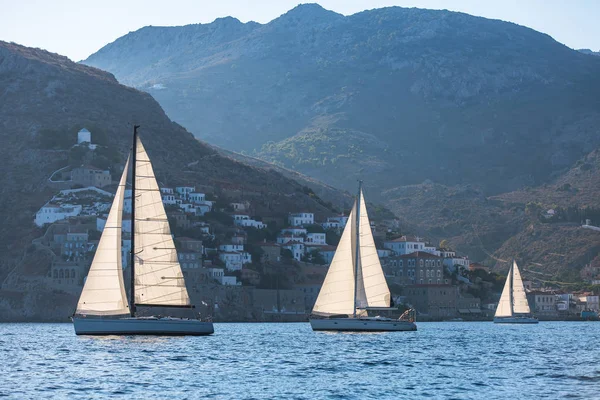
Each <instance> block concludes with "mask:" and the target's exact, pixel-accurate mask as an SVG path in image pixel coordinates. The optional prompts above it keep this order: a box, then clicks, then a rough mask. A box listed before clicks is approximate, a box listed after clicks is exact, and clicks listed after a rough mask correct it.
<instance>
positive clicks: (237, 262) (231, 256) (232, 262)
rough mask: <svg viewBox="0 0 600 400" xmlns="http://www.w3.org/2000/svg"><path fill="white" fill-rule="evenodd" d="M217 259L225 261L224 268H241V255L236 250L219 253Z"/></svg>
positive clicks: (230, 269) (233, 269)
mask: <svg viewBox="0 0 600 400" xmlns="http://www.w3.org/2000/svg"><path fill="white" fill-rule="evenodd" d="M219 259H220V260H221V261H223V263H225V268H227V269H228V270H229V271H239V270H241V269H242V255H241V254H240V253H238V252H229V251H228V252H223V253H219Z"/></svg>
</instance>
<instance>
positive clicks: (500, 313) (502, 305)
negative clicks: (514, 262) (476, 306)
mask: <svg viewBox="0 0 600 400" xmlns="http://www.w3.org/2000/svg"><path fill="white" fill-rule="evenodd" d="M511 276H512V266H511V267H510V269H509V270H508V275H507V277H506V282H505V283H504V289H502V295H501V296H500V302H499V303H498V308H496V314H495V316H496V317H511V316H512V315H513V312H512V301H511V297H512V296H511V294H510V292H511V286H512V285H511Z"/></svg>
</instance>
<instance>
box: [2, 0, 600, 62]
mask: <svg viewBox="0 0 600 400" xmlns="http://www.w3.org/2000/svg"><path fill="white" fill-rule="evenodd" d="M297 4H299V1H298V0H258V1H253V0H217V1H214V0H170V1H165V0H99V1H94V2H92V1H86V0H0V40H4V41H12V42H17V43H20V44H23V45H26V46H32V47H41V48H44V49H47V50H50V51H52V52H55V53H60V54H63V55H66V56H68V57H70V58H71V59H73V60H75V61H79V60H81V59H85V58H87V56H89V55H90V54H92V53H94V52H95V51H97V50H98V49H100V48H101V47H102V46H104V45H105V44H107V43H110V42H112V41H114V40H115V39H117V38H118V37H120V36H123V35H125V34H126V33H128V32H130V31H134V30H137V29H139V28H141V27H143V26H146V25H155V26H156V25H159V26H168V25H185V24H192V23H207V22H212V21H213V20H214V19H215V18H218V17H224V16H229V15H230V16H233V17H236V18H238V19H239V20H241V21H242V22H247V21H250V20H252V21H257V22H261V23H265V22H269V21H270V20H272V19H274V18H276V17H278V16H279V15H281V14H283V13H285V12H286V11H288V10H289V9H291V8H293V7H295V6H296V5H297ZM319 4H321V5H322V6H323V7H325V8H327V9H330V10H334V11H337V12H339V13H342V14H345V15H348V14H353V13H356V12H359V11H363V10H366V9H371V8H379V7H385V6H392V5H397V6H402V7H419V8H431V9H448V10H452V11H462V12H466V13H468V14H472V15H478V16H482V17H486V18H494V19H501V20H505V21H511V22H515V23H517V24H520V25H525V26H528V27H531V28H533V29H535V30H538V31H541V32H544V33H547V34H549V35H551V36H552V37H554V39H556V40H558V41H559V42H561V43H564V44H566V45H567V46H569V47H572V48H576V49H578V48H591V49H592V50H595V51H598V50H599V49H600V21H599V17H600V0H412V1H409V0H406V1H404V0H395V1H394V0H321V1H319Z"/></svg>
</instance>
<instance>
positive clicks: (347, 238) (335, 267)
mask: <svg viewBox="0 0 600 400" xmlns="http://www.w3.org/2000/svg"><path fill="white" fill-rule="evenodd" d="M354 215H355V212H354V209H352V211H350V215H349V216H348V222H347V223H346V227H345V228H344V232H343V233H342V237H341V239H340V242H339V244H338V248H337V250H336V252H335V254H334V256H333V260H332V261H331V265H330V266H329V271H328V272H327V276H326V277H325V281H324V282H323V286H322V287H321V291H320V292H319V296H318V297H317V301H316V302H315V306H314V307H313V313H315V314H347V315H350V314H352V313H353V312H354V252H353V246H352V244H353V242H354V238H353V237H354V235H355V234H354V228H353V227H354V226H355V224H353V223H352V221H355V218H354Z"/></svg>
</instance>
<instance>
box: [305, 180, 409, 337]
mask: <svg viewBox="0 0 600 400" xmlns="http://www.w3.org/2000/svg"><path fill="white" fill-rule="evenodd" d="M361 183H362V182H361ZM390 300H391V295H390V290H389V288H388V285H387V282H386V280H385V276H384V275H383V269H382V268H381V263H380V262H379V256H378V255H377V249H376V247H375V241H374V240H373V234H372V232H371V224H370V222H369V216H368V214H367V207H366V205H365V201H364V198H363V196H362V190H361V184H359V188H358V196H357V199H356V201H355V202H354V206H353V207H352V211H351V212H350V215H349V216H348V222H347V224H346V227H345V228H344V232H343V233H342V237H341V239H340V243H339V245H338V248H337V250H336V252H335V255H334V257H333V260H332V262H331V265H330V266H329V271H328V272H327V276H326V277H325V281H324V282H323V286H322V287H321V290H320V292H319V296H318V297H317V301H316V302H315V306H314V307H313V312H312V315H311V318H310V319H309V322H310V325H311V327H312V329H313V330H315V331H357V332H383V331H415V330H417V326H416V325H415V323H414V322H413V321H412V320H406V319H402V318H400V319H392V318H384V317H380V316H370V315H369V313H374V312H378V311H386V310H387V311H395V310H394V309H392V308H390Z"/></svg>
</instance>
